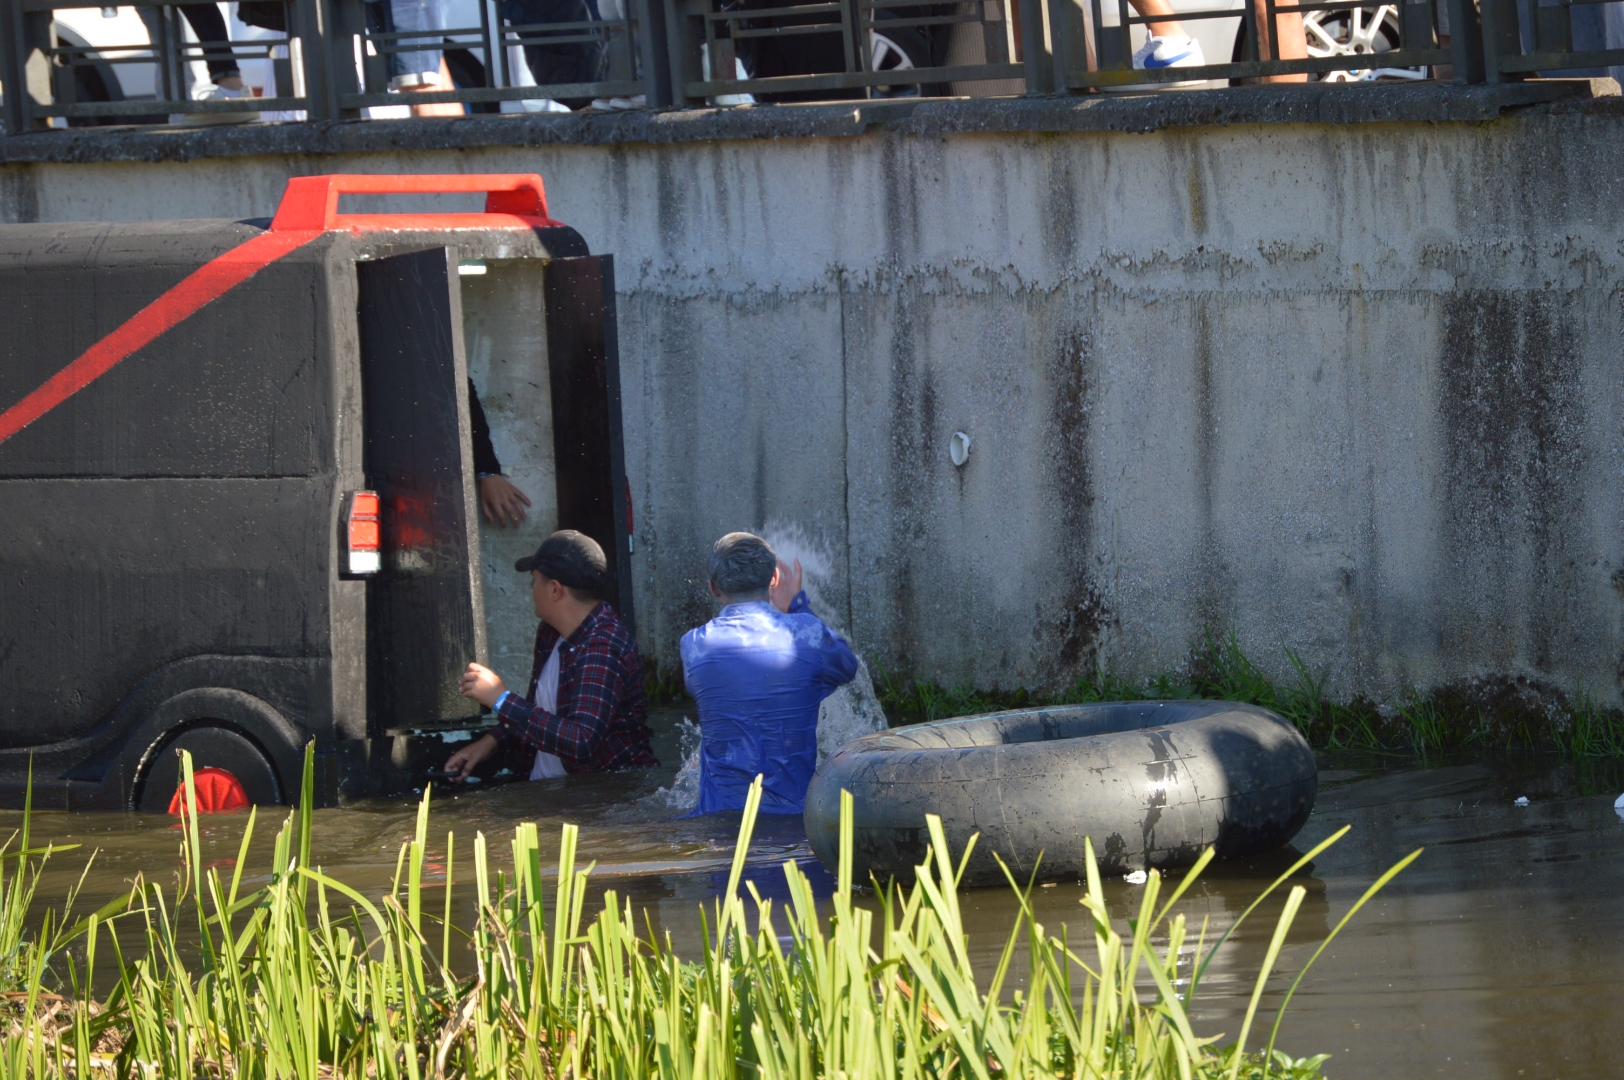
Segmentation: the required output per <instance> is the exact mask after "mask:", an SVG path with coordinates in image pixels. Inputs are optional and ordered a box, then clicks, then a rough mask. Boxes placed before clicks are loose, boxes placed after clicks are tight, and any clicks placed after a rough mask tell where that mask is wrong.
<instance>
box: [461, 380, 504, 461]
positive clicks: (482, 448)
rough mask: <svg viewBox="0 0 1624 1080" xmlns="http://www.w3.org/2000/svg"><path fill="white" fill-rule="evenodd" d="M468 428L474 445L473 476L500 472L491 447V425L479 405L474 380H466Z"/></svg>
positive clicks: (483, 409) (494, 452) (493, 449)
mask: <svg viewBox="0 0 1624 1080" xmlns="http://www.w3.org/2000/svg"><path fill="white" fill-rule="evenodd" d="M468 427H469V433H470V434H471V435H472V436H473V443H474V475H475V476H492V475H494V474H496V473H499V472H501V471H502V463H501V462H500V461H498V460H497V458H496V447H494V446H492V445H491V425H490V423H489V422H488V421H487V420H486V419H485V407H484V406H483V405H481V404H480V403H479V391H477V390H475V389H474V380H473V379H469V380H468Z"/></svg>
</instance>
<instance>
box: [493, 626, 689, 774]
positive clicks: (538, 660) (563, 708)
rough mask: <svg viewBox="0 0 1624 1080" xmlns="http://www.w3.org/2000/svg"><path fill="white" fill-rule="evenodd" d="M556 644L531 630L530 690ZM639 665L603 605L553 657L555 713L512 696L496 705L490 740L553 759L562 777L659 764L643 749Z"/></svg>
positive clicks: (627, 635) (550, 632)
mask: <svg viewBox="0 0 1624 1080" xmlns="http://www.w3.org/2000/svg"><path fill="white" fill-rule="evenodd" d="M557 642H558V631H557V630H554V629H553V628H552V627H550V626H548V625H547V624H546V623H542V624H541V626H540V627H539V628H538V629H537V630H536V657H535V663H534V665H533V666H532V667H531V669H530V688H529V693H531V694H532V695H533V694H534V693H535V691H536V679H537V678H538V677H539V676H540V675H541V669H542V667H543V666H545V665H546V663H547V657H548V656H549V655H551V654H552V651H553V645H554V644H556V643H557ZM647 718H648V706H647V704H646V703H645V701H644V698H643V661H642V659H641V658H640V657H639V656H638V655H637V642H636V640H634V639H633V638H632V635H631V632H630V631H628V630H627V629H626V624H625V623H623V622H621V621H620V619H619V617H618V616H616V615H615V612H614V609H613V608H611V607H610V606H609V605H608V604H599V605H598V606H597V607H596V608H594V609H593V611H592V613H591V614H590V615H588V616H587V617H586V618H585V619H584V620H583V621H582V623H581V625H580V626H578V627H576V628H575V632H574V633H573V634H571V635H570V636H569V637H567V638H565V639H564V643H563V645H562V646H560V648H559V651H558V711H557V712H556V713H550V712H548V711H546V710H545V709H543V708H541V707H540V706H538V705H537V704H535V702H533V701H531V700H529V699H527V698H522V697H520V696H518V695H517V694H514V693H512V692H509V693H507V694H504V695H503V696H502V698H501V699H499V700H498V701H497V703H496V723H497V729H496V736H497V739H498V740H499V741H501V742H504V743H507V742H511V741H517V742H520V743H522V744H523V745H525V746H527V747H530V748H531V749H532V750H545V751H547V752H548V753H549V754H557V755H558V757H559V759H560V760H562V761H563V762H564V768H565V770H566V771H568V772H572V773H580V772H607V771H610V770H613V769H630V768H634V767H636V766H639V765H658V764H659V763H660V762H659V759H658V758H656V757H655V756H654V751H652V750H650V749H649V744H648V740H649V730H648V724H647V723H646V720H647Z"/></svg>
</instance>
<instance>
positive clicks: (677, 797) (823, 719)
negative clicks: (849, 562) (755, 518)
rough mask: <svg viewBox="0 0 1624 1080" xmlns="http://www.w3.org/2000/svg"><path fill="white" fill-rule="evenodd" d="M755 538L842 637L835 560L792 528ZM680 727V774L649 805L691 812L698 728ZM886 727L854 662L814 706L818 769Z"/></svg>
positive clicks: (782, 526) (863, 670) (862, 668)
mask: <svg viewBox="0 0 1624 1080" xmlns="http://www.w3.org/2000/svg"><path fill="white" fill-rule="evenodd" d="M760 535H761V536H762V537H763V538H765V539H766V541H767V543H769V544H771V545H772V546H773V550H774V551H776V552H778V557H779V558H780V559H782V560H784V561H785V562H787V563H791V564H793V563H794V562H795V560H797V559H799V560H800V561H801V573H802V578H801V587H802V588H804V589H805V590H806V598H807V600H808V601H809V602H810V603H811V604H812V610H813V611H815V612H817V614H818V617H819V618H821V619H822V620H823V621H824V622H826V623H828V624H829V625H830V626H831V627H833V628H834V630H835V631H836V632H837V633H842V636H844V633H843V631H842V628H841V625H840V618H839V616H838V614H837V609H836V608H835V606H834V604H833V603H832V602H831V600H832V598H831V596H830V588H831V586H832V585H833V578H834V573H833V566H834V560H833V558H831V557H830V555H829V550H828V548H826V547H825V546H824V545H823V544H821V543H819V542H818V541H817V540H815V539H813V538H812V537H811V536H810V535H809V534H808V533H807V531H806V530H805V529H803V528H801V526H799V525H797V524H795V523H794V522H776V521H769V522H768V523H767V525H766V527H765V528H763V529H762V530H761V533H760ZM682 724H683V728H682V768H680V769H678V770H677V775H676V778H675V779H673V780H672V782H671V786H670V787H663V788H661V789H660V790H658V791H656V792H655V793H654V794H653V795H651V796H649V799H648V801H649V802H650V803H652V804H654V805H655V806H656V807H658V808H661V809H666V810H675V811H678V812H684V811H687V810H691V809H693V807H694V806H695V805H696V804H698V802H699V725H697V724H695V723H694V722H693V721H692V720H690V719H688V718H687V717H683V719H682ZM889 726H890V725H889V723H888V722H887V721H886V718H885V710H884V709H882V708H881V707H880V699H879V696H878V695H876V694H875V693H874V680H873V679H872V678H870V677H869V673H868V665H867V664H866V663H864V662H863V659H862V657H858V660H857V675H856V677H855V678H853V679H852V681H851V682H849V683H847V684H846V685H845V686H842V687H841V688H840V689H838V690H836V691H835V692H834V693H832V694H830V695H829V696H828V697H826V698H824V699H823V704H822V705H820V706H818V764H819V765H822V764H823V762H824V759H825V758H827V757H828V756H829V755H830V754H832V753H834V752H835V751H836V750H837V749H839V748H840V747H841V746H843V745H844V744H846V743H848V742H851V740H853V739H856V738H859V737H861V736H863V735H869V734H872V733H874V732H876V731H884V730H885V729H886V728H887V727H889Z"/></svg>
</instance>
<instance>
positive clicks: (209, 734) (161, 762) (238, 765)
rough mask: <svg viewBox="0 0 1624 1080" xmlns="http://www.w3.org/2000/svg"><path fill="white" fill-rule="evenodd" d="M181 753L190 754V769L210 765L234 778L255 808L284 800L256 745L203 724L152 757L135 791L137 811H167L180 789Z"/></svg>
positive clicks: (191, 729)
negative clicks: (137, 792) (182, 751)
mask: <svg viewBox="0 0 1624 1080" xmlns="http://www.w3.org/2000/svg"><path fill="white" fill-rule="evenodd" d="M181 750H186V751H188V752H189V753H191V755H192V768H193V769H202V768H206V767H209V766H212V767H214V768H216V769H224V770H225V771H226V772H229V773H230V774H231V775H233V776H235V777H236V778H237V779H238V780H239V781H241V782H242V786H243V790H245V791H246V792H247V793H248V801H249V802H251V803H253V804H254V805H256V806H275V805H278V804H280V803H282V802H284V801H286V800H285V797H284V795H283V790H282V784H281V781H280V780H279V779H278V777H277V775H276V769H275V768H274V767H272V765H271V761H270V758H269V757H267V756H266V754H265V752H264V751H263V750H261V749H260V747H259V744H258V743H256V742H254V740H252V739H250V738H248V737H247V736H246V735H243V734H241V733H239V732H237V731H234V730H232V729H230V728H225V727H218V726H215V725H212V724H208V723H203V724H199V725H197V726H194V727H188V728H186V729H185V730H184V731H182V732H181V733H180V734H179V735H177V736H175V737H173V738H171V739H169V740H167V741H166V742H164V743H163V745H161V746H160V747H159V748H158V750H157V751H156V752H155V753H154V754H153V755H152V757H151V759H150V760H149V761H148V763H147V770H146V775H145V776H144V777H143V778H142V782H141V786H140V788H139V789H138V790H139V794H138V796H137V799H136V809H138V810H141V811H142V812H145V813H154V814H162V813H165V812H167V811H168V809H169V801H170V800H171V799H172V798H174V796H175V789H176V788H178V787H180V776H181V771H180V753H179V751H181Z"/></svg>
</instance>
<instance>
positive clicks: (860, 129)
mask: <svg viewBox="0 0 1624 1080" xmlns="http://www.w3.org/2000/svg"><path fill="white" fill-rule="evenodd" d="M1530 106H1544V107H1548V108H1553V109H1558V108H1559V109H1562V110H1563V111H1570V110H1572V109H1573V108H1576V107H1577V108H1582V109H1585V110H1586V111H1598V112H1605V113H1607V114H1609V115H1613V114H1616V115H1620V116H1624V99H1620V97H1619V87H1618V84H1617V83H1616V82H1614V81H1613V80H1612V79H1541V80H1533V81H1529V82H1522V83H1504V84H1500V85H1494V86H1491V85H1478V86H1461V85H1456V84H1453V83H1441V84H1440V83H1427V84H1415V85H1402V86H1395V85H1391V84H1383V85H1380V86H1372V85H1358V84H1347V83H1328V84H1327V83H1315V84H1311V85H1308V86H1253V87H1233V88H1229V89H1223V90H1204V91H1195V92H1190V93H1142V94H1088V95H1056V96H1051V97H1029V98H952V99H934V100H924V101H879V102H861V103H853V104H850V105H844V104H833V105H764V106H756V107H751V108H731V109H669V110H662V111H657V112H656V111H646V110H638V111H633V112H623V113H570V114H567V115H566V114H545V113H537V114H524V115H514V116H490V115H483V116H472V117H462V118H458V119H446V120H430V119H417V120H355V121H342V122H332V123H316V124H307V123H278V124H253V125H247V126H233V127H218V128H207V129H202V130H193V129H180V128H128V129H114V128H79V129H75V130H71V131H51V132H39V133H36V134H29V135H16V136H9V137H0V164H24V163H53V164H76V163H95V162H116V161H135V162H177V161H191V160H197V159H202V158H231V157H249V156H257V155H261V154H295V155H325V154H354V153H386V152H398V151H423V150H429V151H433V150H465V149H473V148H477V147H485V146H568V145H576V146H603V145H613V144H622V145H626V144H638V143H646V144H660V143H682V142H706V141H718V140H738V139H785V138H788V139H817V138H849V137H851V136H855V135H861V134H863V133H865V132H867V131H869V130H870V129H872V128H875V127H883V128H889V129H892V130H896V131H899V132H901V133H904V134H908V135H922V136H935V135H957V134H969V133H992V132H1001V133H1007V132H1020V131H1030V132H1043V133H1054V132H1086V131H1100V132H1128V133H1146V132H1153V131H1162V130H1166V129H1168V128H1178V127H1205V126H1213V125H1235V124H1316V123H1317V124H1361V123H1438V122H1445V123H1474V122H1482V121H1489V120H1496V119H1498V118H1499V117H1500V115H1501V114H1502V113H1503V112H1504V111H1505V110H1507V109H1521V108H1527V107H1530Z"/></svg>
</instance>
